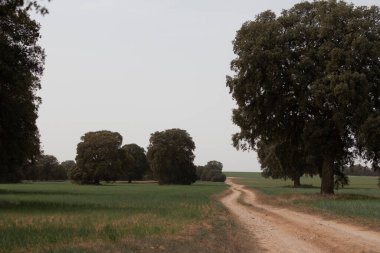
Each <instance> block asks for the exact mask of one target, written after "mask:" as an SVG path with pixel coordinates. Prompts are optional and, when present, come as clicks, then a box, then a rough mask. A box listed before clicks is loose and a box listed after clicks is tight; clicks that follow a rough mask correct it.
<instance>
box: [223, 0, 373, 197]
mask: <svg viewBox="0 0 380 253" xmlns="http://www.w3.org/2000/svg"><path fill="white" fill-rule="evenodd" d="M234 52H235V54H236V55H237V58H236V59H235V60H233V61H232V63H231V68H232V70H233V71H234V72H235V73H236V74H235V75H234V76H232V77H227V86H228V87H229V88H230V92H231V94H232V96H233V98H234V99H235V100H236V102H237V106H238V107H237V108H236V109H235V110H234V111H233V121H234V123H235V124H237V125H238V126H239V127H240V132H239V133H237V134H235V135H234V137H233V140H234V145H235V146H236V147H240V148H243V149H247V148H253V149H257V148H258V144H259V143H260V142H261V143H264V144H265V143H266V144H268V143H270V144H273V145H293V143H296V146H299V147H302V153H303V154H304V158H305V159H306V158H307V157H314V158H320V161H316V162H314V165H315V166H318V171H319V173H320V176H321V178H322V184H321V193H324V194H332V193H333V192H334V174H337V175H341V170H340V168H342V166H343V165H344V164H347V163H349V162H352V161H353V160H354V159H355V157H357V156H358V155H360V156H362V157H363V158H364V159H365V160H366V161H368V162H370V163H371V164H372V165H373V166H374V167H375V168H377V167H378V166H379V158H380V145H379V143H380V133H379V129H380V88H379V82H380V11H379V8H378V7H376V6H372V7H362V6H361V7H355V6H353V5H351V4H347V3H345V2H344V1H335V0H330V1H315V2H302V3H300V4H296V5H295V6H294V7H293V8H291V9H289V10H284V11H283V12H282V14H281V15H280V16H279V17H277V16H276V15H275V14H274V13H273V12H271V11H266V12H263V13H261V14H260V15H258V16H257V17H256V19H255V20H254V21H250V22H246V23H245V24H243V26H242V28H241V29H240V30H239V31H238V32H237V35H236V38H235V41H234ZM292 147H294V146H289V148H292ZM284 150H286V147H285V149H284ZM289 159H292V158H289ZM283 161H285V160H284V159H283ZM296 169H299V168H296Z"/></svg>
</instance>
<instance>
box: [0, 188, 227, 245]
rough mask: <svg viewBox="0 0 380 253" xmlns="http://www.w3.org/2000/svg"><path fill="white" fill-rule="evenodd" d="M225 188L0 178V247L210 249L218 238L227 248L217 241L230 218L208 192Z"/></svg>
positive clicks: (224, 233) (225, 230) (225, 239)
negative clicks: (12, 181)
mask: <svg viewBox="0 0 380 253" xmlns="http://www.w3.org/2000/svg"><path fill="white" fill-rule="evenodd" d="M226 189H227V186H226V185H224V184H222V183H197V184H195V185H192V186H159V185H157V184H142V183H140V184H123V183H118V184H107V185H102V186H81V185H74V184H71V183H67V182H65V183H24V184H2V185H0V248H1V249H0V251H1V252H11V251H12V252H151V251H161V252H213V250H215V248H216V247H218V248H219V247H221V246H222V247H224V248H225V250H226V252H228V250H227V249H228V248H229V247H230V246H228V245H225V246H223V243H225V244H227V241H228V240H227V239H229V238H228V237H230V236H231V234H233V233H234V224H233V222H232V221H231V219H230V218H229V216H228V213H227V211H226V210H225V209H224V208H223V207H222V206H221V204H220V203H219V202H218V201H217V200H216V199H215V198H213V196H215V194H220V193H222V192H223V191H225V190H226ZM195 241H196V243H194V242H195ZM233 246H234V245H231V247H233ZM178 250H179V251H178ZM221 251H222V252H223V250H221Z"/></svg>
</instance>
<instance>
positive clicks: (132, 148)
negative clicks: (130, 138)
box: [118, 144, 149, 183]
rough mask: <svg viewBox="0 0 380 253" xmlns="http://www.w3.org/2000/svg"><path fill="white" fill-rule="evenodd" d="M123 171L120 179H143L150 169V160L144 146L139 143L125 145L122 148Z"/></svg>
mask: <svg viewBox="0 0 380 253" xmlns="http://www.w3.org/2000/svg"><path fill="white" fill-rule="evenodd" d="M121 160H122V172H121V176H120V177H118V179H121V180H128V182H129V183H130V182H132V180H141V179H142V178H143V176H144V174H145V173H146V172H147V171H148V170H149V164H148V160H147V158H146V154H145V150H144V148H142V147H140V146H138V145H137V144H128V145H124V146H123V147H122V148H121Z"/></svg>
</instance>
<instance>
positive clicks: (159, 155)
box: [147, 129, 197, 184]
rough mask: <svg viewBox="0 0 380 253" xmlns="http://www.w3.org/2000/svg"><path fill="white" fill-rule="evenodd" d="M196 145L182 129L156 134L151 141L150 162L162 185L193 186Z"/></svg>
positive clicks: (148, 155)
mask: <svg viewBox="0 0 380 253" xmlns="http://www.w3.org/2000/svg"><path fill="white" fill-rule="evenodd" d="M194 149H195V144H194V142H193V139H192V138H191V136H190V135H189V134H188V133H187V132H186V131H185V130H182V129H169V130H165V131H162V132H155V133H153V134H152V135H151V137H150V139H149V147H148V153H147V157H148V161H149V164H150V166H151V168H152V170H153V172H154V174H155V176H156V177H157V178H158V182H159V183H160V184H192V183H194V182H195V181H196V178H197V176H196V174H195V166H194V164H193V161H194V154H193V151H194Z"/></svg>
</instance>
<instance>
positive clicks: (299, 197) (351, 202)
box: [226, 172, 380, 228]
mask: <svg viewBox="0 0 380 253" xmlns="http://www.w3.org/2000/svg"><path fill="white" fill-rule="evenodd" d="M226 174H227V176H230V177H236V178H235V179H234V180H235V181H236V182H238V183H240V184H243V185H246V186H248V187H250V188H253V189H257V190H259V191H260V192H261V193H263V195H262V197H263V201H267V202H269V203H272V204H276V205H277V204H278V205H285V206H290V207H296V208H302V209H304V210H306V211H311V212H313V211H315V212H317V213H319V214H321V213H322V214H327V215H328V214H330V215H334V216H335V215H337V216H339V217H343V218H348V219H353V220H354V221H356V222H360V223H363V224H366V225H371V226H373V227H374V228H376V227H377V228H378V227H379V225H380V212H379V210H380V190H379V188H378V187H377V177H366V176H360V177H359V176H350V177H349V180H350V184H349V185H348V186H346V187H344V188H342V189H339V190H337V191H336V194H335V195H334V196H331V197H328V198H326V197H323V196H320V195H319V194H318V193H319V186H320V183H321V181H320V178H319V177H302V178H301V186H300V187H299V188H294V187H293V183H292V181H291V180H287V181H285V180H282V179H268V178H264V177H262V176H261V173H258V172H256V173H249V172H246V173H245V172H228V173H226Z"/></svg>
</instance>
